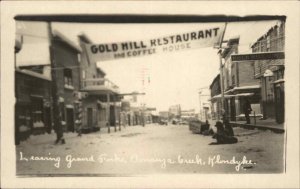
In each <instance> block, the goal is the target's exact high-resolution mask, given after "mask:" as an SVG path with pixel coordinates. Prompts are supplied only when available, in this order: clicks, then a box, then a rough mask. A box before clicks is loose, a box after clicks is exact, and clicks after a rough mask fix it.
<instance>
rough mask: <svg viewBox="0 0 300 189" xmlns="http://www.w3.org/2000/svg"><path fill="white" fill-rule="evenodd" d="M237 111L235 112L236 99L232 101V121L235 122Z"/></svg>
mask: <svg viewBox="0 0 300 189" xmlns="http://www.w3.org/2000/svg"><path fill="white" fill-rule="evenodd" d="M235 112H236V110H235V99H234V98H231V99H230V120H231V121H235V119H236V113H235Z"/></svg>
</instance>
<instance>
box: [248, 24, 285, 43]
mask: <svg viewBox="0 0 300 189" xmlns="http://www.w3.org/2000/svg"><path fill="white" fill-rule="evenodd" d="M281 21H283V22H285V20H281ZM281 24H282V23H281ZM275 27H277V24H275V25H274V26H272V27H271V28H270V29H268V31H267V32H266V33H264V34H263V35H262V36H260V37H259V38H257V40H256V41H255V42H254V43H253V44H252V45H251V47H250V48H253V47H254V46H255V45H256V44H257V43H258V42H259V41H260V40H262V39H263V38H264V37H265V36H266V35H268V34H269V33H270V31H271V30H273V29H274V28H275Z"/></svg>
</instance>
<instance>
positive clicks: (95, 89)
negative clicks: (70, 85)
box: [81, 78, 119, 95]
mask: <svg viewBox="0 0 300 189" xmlns="http://www.w3.org/2000/svg"><path fill="white" fill-rule="evenodd" d="M81 91H83V92H87V93H89V94H94V95H101V94H119V87H118V86H117V85H116V84H114V83H113V82H112V81H110V80H109V79H106V78H94V79H85V80H82V83H81Z"/></svg>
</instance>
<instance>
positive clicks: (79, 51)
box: [53, 30, 82, 53]
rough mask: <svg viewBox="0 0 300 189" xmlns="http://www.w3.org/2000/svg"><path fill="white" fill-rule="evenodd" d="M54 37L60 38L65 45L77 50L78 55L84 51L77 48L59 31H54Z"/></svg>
mask: <svg viewBox="0 0 300 189" xmlns="http://www.w3.org/2000/svg"><path fill="white" fill-rule="evenodd" d="M53 36H54V37H58V38H60V39H61V40H62V41H63V42H64V43H66V44H67V45H69V46H70V47H71V48H73V49H74V50H76V51H77V52H78V53H81V52H82V50H81V48H80V47H79V46H77V45H76V44H75V43H73V42H72V41H71V40H70V39H68V38H67V37H66V36H64V35H63V34H62V33H60V32H59V31H57V30H54V31H53Z"/></svg>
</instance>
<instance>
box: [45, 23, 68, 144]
mask: <svg viewBox="0 0 300 189" xmlns="http://www.w3.org/2000/svg"><path fill="white" fill-rule="evenodd" d="M48 34H49V44H50V48H49V51H50V62H51V78H52V82H51V84H52V85H51V86H52V88H51V91H52V106H53V118H54V120H53V121H54V128H55V132H56V141H55V143H58V142H59V141H61V142H62V143H64V142H65V141H64V139H63V128H62V125H61V121H62V120H61V116H60V109H59V96H58V89H57V80H56V79H57V77H56V67H57V65H56V61H55V58H54V49H53V48H54V47H53V44H52V41H53V34H52V26H51V22H48Z"/></svg>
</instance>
